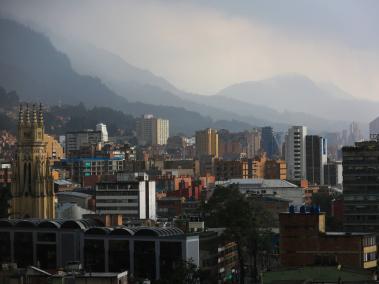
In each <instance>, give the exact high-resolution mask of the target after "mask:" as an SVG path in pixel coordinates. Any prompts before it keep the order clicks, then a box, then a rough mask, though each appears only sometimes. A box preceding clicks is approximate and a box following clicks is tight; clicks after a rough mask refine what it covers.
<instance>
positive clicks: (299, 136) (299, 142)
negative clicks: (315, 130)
mask: <svg viewBox="0 0 379 284" xmlns="http://www.w3.org/2000/svg"><path fill="white" fill-rule="evenodd" d="M306 135H307V128H306V127H305V126H292V127H291V128H290V129H288V133H287V136H286V149H285V156H286V159H285V160H286V163H287V178H288V179H290V180H296V181H299V180H302V179H306V178H307V174H306V152H305V136H306Z"/></svg>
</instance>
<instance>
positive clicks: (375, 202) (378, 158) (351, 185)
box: [342, 141, 379, 233]
mask: <svg viewBox="0 0 379 284" xmlns="http://www.w3.org/2000/svg"><path fill="white" fill-rule="evenodd" d="M342 155H343V161H342V166H343V197H344V227H345V230H347V231H355V232H377V233H378V232H379V214H378V208H379V178H378V177H379V141H364V142H357V143H355V146H349V147H343V148H342Z"/></svg>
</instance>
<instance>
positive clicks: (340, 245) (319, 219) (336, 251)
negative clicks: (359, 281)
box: [279, 207, 377, 269]
mask: <svg viewBox="0 0 379 284" xmlns="http://www.w3.org/2000/svg"><path fill="white" fill-rule="evenodd" d="M279 224H280V241H279V243H280V263H281V265H283V266H312V265H333V266H337V265H339V264H340V265H342V266H343V267H350V268H356V269H376V267H377V258H376V251H377V248H376V239H375V235H374V234H372V233H346V232H326V231H325V226H326V224H325V213H319V212H318V211H317V209H314V210H313V211H312V212H306V210H305V208H304V207H303V211H302V212H289V213H281V214H280V215H279Z"/></svg>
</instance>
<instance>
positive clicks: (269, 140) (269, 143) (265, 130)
mask: <svg viewBox="0 0 379 284" xmlns="http://www.w3.org/2000/svg"><path fill="white" fill-rule="evenodd" d="M261 139H262V140H261V143H262V149H263V151H265V152H266V154H267V157H268V158H269V159H273V158H277V156H278V155H279V152H280V151H279V146H278V142H277V141H276V139H275V136H274V132H273V130H272V127H271V126H266V127H262V138H261Z"/></svg>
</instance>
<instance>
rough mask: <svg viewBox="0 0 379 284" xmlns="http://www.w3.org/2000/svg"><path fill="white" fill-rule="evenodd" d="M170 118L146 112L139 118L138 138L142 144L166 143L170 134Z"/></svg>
mask: <svg viewBox="0 0 379 284" xmlns="http://www.w3.org/2000/svg"><path fill="white" fill-rule="evenodd" d="M169 128H170V127H169V120H168V119H163V118H157V117H154V116H153V115H152V114H145V115H144V116H143V117H141V118H139V119H138V120H137V138H138V143H139V144H141V145H166V144H167V139H168V137H169V136H170V135H169V133H170V132H169Z"/></svg>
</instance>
